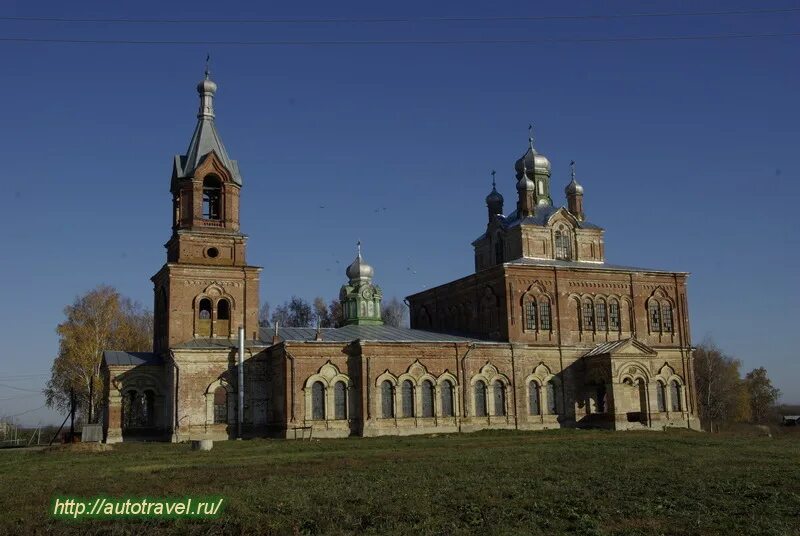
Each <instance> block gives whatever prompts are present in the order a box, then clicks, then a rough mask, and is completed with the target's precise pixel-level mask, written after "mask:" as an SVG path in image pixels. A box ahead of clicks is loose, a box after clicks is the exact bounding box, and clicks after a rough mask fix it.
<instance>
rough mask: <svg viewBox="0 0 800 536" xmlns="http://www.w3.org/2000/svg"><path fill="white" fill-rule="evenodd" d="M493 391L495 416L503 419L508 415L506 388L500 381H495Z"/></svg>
mask: <svg viewBox="0 0 800 536" xmlns="http://www.w3.org/2000/svg"><path fill="white" fill-rule="evenodd" d="M492 391H493V392H494V415H495V417H503V416H505V414H506V386H505V385H503V382H501V381H500V380H495V382H494V385H493V386H492Z"/></svg>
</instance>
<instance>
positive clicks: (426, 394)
mask: <svg viewBox="0 0 800 536" xmlns="http://www.w3.org/2000/svg"><path fill="white" fill-rule="evenodd" d="M422 416H423V417H433V384H432V383H431V382H430V381H429V380H425V381H424V382H422Z"/></svg>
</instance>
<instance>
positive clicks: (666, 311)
mask: <svg viewBox="0 0 800 536" xmlns="http://www.w3.org/2000/svg"><path fill="white" fill-rule="evenodd" d="M661 327H662V328H663V329H664V332H665V333H672V305H670V303H669V302H666V301H665V302H664V303H662V304H661Z"/></svg>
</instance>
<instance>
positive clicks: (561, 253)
mask: <svg viewBox="0 0 800 536" xmlns="http://www.w3.org/2000/svg"><path fill="white" fill-rule="evenodd" d="M555 246H556V247H555V250H556V259H558V260H561V261H568V260H571V259H572V245H571V244H570V239H569V233H567V232H566V231H563V230H561V229H559V230H558V231H556V234H555Z"/></svg>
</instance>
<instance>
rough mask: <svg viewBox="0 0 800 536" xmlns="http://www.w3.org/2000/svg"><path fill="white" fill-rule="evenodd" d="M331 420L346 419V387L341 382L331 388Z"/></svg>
mask: <svg viewBox="0 0 800 536" xmlns="http://www.w3.org/2000/svg"><path fill="white" fill-rule="evenodd" d="M333 418H334V419H338V420H344V419H347V386H346V385H345V384H344V382H341V381H339V382H336V385H334V386H333Z"/></svg>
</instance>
